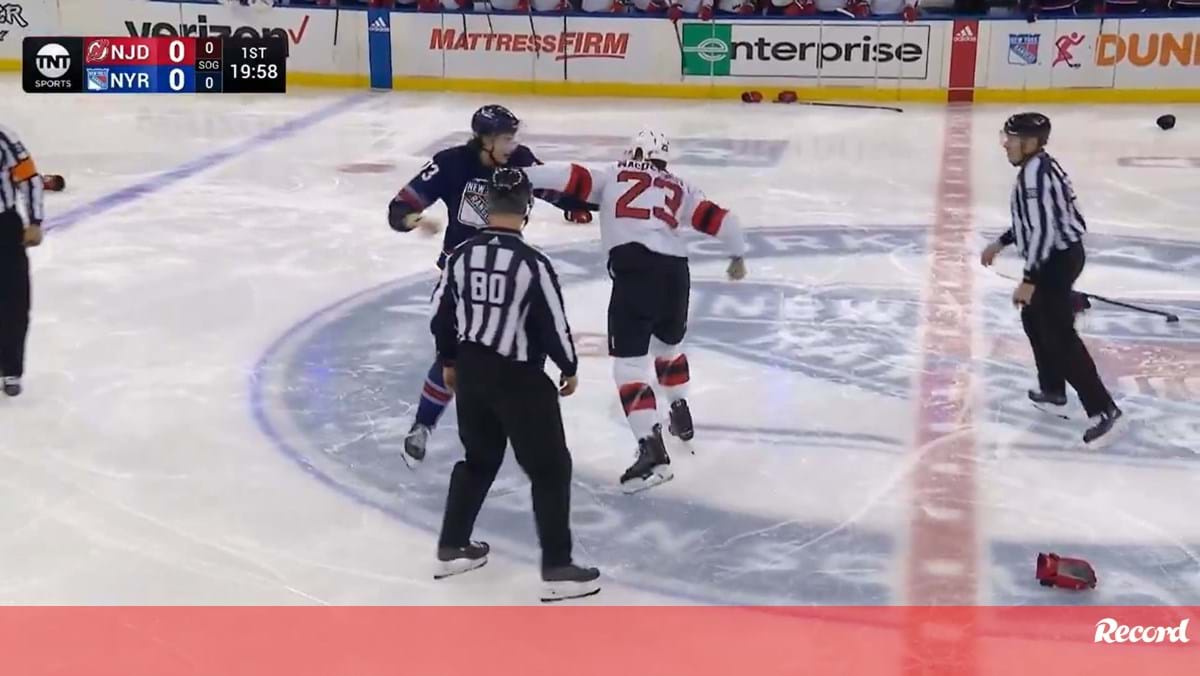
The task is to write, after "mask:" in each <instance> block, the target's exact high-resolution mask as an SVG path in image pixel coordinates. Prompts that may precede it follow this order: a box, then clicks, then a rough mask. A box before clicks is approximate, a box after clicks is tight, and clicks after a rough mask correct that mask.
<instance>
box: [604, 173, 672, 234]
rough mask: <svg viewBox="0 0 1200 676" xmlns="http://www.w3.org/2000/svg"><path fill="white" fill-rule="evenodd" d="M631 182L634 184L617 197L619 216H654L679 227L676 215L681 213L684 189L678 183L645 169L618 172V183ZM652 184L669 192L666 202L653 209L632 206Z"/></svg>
mask: <svg viewBox="0 0 1200 676" xmlns="http://www.w3.org/2000/svg"><path fill="white" fill-rule="evenodd" d="M629 182H633V185H631V186H629V189H628V190H626V191H625V194H624V195H621V197H620V198H619V199H617V218H632V219H634V220H638V221H648V220H650V217H651V216H653V217H654V218H657V219H658V220H660V221H662V222H663V223H666V224H667V225H668V226H670V227H671V228H677V227H679V221H678V220H677V219H676V217H675V215H676V214H677V213H679V207H680V205H681V204H683V189H682V188H680V187H679V185H678V184H677V183H674V182H673V181H669V180H667V179H665V178H663V177H661V176H655V177H651V176H650V174H648V173H646V172H644V171H630V170H626V171H622V172H621V173H619V174H617V183H629ZM650 186H654V187H655V188H662V189H664V190H666V191H667V192H668V193H669V194H668V195H666V204H664V205H663V206H656V207H654V208H653V209H643V208H641V207H635V206H630V204H631V203H632V202H633V201H634V200H636V199H637V198H638V197H641V195H642V193H644V192H646V191H647V190H649V189H650ZM664 207H665V208H664Z"/></svg>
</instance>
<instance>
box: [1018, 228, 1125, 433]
mask: <svg viewBox="0 0 1200 676" xmlns="http://www.w3.org/2000/svg"><path fill="white" fill-rule="evenodd" d="M1085 259H1086V256H1085V254H1084V251H1083V244H1081V243H1075V244H1072V245H1071V246H1070V247H1069V248H1067V249H1064V250H1062V251H1055V252H1054V253H1053V254H1051V255H1050V258H1048V259H1046V262H1045V263H1043V264H1042V271H1041V277H1040V279H1039V280H1038V283H1037V289H1036V290H1035V291H1034V293H1033V300H1032V302H1030V304H1029V305H1027V306H1026V307H1025V308H1024V309H1022V310H1021V324H1022V325H1024V327H1025V335H1026V336H1028V338H1029V345H1030V347H1032V348H1033V359H1034V362H1035V363H1036V364H1037V371H1038V386H1039V387H1040V388H1041V390H1042V391H1043V392H1046V393H1047V394H1066V391H1067V383H1070V384H1071V387H1072V388H1074V389H1075V392H1076V393H1078V394H1079V401H1080V402H1081V403H1082V404H1083V408H1084V410H1086V411H1087V414H1088V415H1089V416H1094V415H1098V414H1100V413H1103V412H1104V411H1107V410H1108V409H1109V408H1111V407H1112V406H1113V400H1112V396H1111V395H1110V394H1109V393H1108V389H1107V388H1105V387H1104V383H1103V382H1101V381H1100V375H1099V374H1098V373H1097V372H1096V363H1095V362H1094V361H1092V355H1090V354H1088V350H1087V347H1086V346H1084V344H1083V340H1081V339H1080V338H1079V334H1078V333H1077V332H1076V331H1075V308H1074V306H1073V303H1072V301H1071V289H1072V287H1073V286H1074V284H1075V280H1076V279H1078V278H1079V274H1080V273H1081V272H1083V265H1084V261H1085Z"/></svg>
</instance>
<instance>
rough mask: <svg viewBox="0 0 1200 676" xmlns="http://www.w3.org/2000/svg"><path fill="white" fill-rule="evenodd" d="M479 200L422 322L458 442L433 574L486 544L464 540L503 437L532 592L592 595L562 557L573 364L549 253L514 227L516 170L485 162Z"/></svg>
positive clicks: (469, 559)
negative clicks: (461, 451) (537, 547)
mask: <svg viewBox="0 0 1200 676" xmlns="http://www.w3.org/2000/svg"><path fill="white" fill-rule="evenodd" d="M486 197H487V210H488V227H486V228H484V229H483V230H481V231H480V233H479V234H478V235H476V236H475V237H473V238H472V239H469V240H467V241H466V242H464V243H462V244H461V245H460V246H458V247H457V248H456V249H455V250H454V252H453V253H452V254H451V255H450V257H449V258H448V259H447V261H446V268H445V271H444V272H443V275H442V281H441V283H440V285H439V287H438V289H437V291H436V292H435V296H434V304H435V307H436V310H435V313H434V317H433V321H432V322H431V329H432V331H433V334H434V337H435V339H436V342H437V352H438V360H439V362H440V363H441V364H442V366H443V371H442V375H443V377H444V378H445V383H446V386H447V387H448V388H450V389H451V390H452V391H454V393H455V401H456V402H457V403H456V405H457V410H458V434H459V437H460V438H461V439H462V443H463V447H464V448H465V450H466V454H465V457H464V459H463V460H462V461H460V462H458V463H457V464H456V465H455V466H454V471H453V472H452V473H451V476H450V491H449V495H448V496H447V498H446V513H445V516H444V519H443V522H442V532H441V535H440V537H439V539H438V560H439V562H440V570H439V572H438V573H437V574H436V577H439V578H440V577H446V576H449V575H455V574H458V573H464V572H467V571H469V570H473V569H475V568H478V567H480V566H482V565H484V564H485V563H486V562H487V553H488V546H487V544H486V543H483V542H472V541H471V540H470V538H471V533H472V531H473V530H474V527H475V518H476V517H477V516H478V515H479V510H480V509H481V508H482V507H483V500H484V498H485V497H486V496H487V493H488V490H489V489H490V488H491V486H492V482H493V481H494V480H495V478H496V473H497V472H499V471H500V464H501V463H502V462H503V460H504V451H505V447H506V446H507V445H508V443H509V442H510V441H511V442H512V446H513V454H514V455H515V456H516V458H517V462H518V463H519V464H520V465H521V468H522V469H523V470H525V473H526V474H528V475H529V480H530V483H531V484H532V493H533V514H534V520H535V521H536V524H537V533H538V540H539V541H540V542H541V546H542V580H543V582H544V583H545V585H546V587H545V589H544V591H543V592H542V600H543V601H556V600H560V599H564V598H574V597H578V596H587V595H590V594H595V593H597V592H599V591H600V584H599V577H600V572H599V571H598V570H596V569H595V568H581V567H579V566H576V565H574V563H573V562H572V559H571V528H570V511H571V454H570V451H568V450H567V442H566V437H565V435H564V433H563V423H562V413H561V411H560V409H559V404H558V399H559V397H560V396H563V397H566V396H570V395H571V394H572V393H573V392H574V391H575V387H576V385H577V384H578V380H577V377H576V375H575V372H576V370H577V369H578V366H579V361H578V356H577V355H576V353H575V344H574V340H573V339H572V337H571V327H570V325H569V324H568V323H567V314H566V308H565V307H564V306H563V296H562V290H561V289H560V288H559V284H558V277H557V275H555V273H554V267H553V265H552V264H551V263H550V259H549V258H547V257H546V255H545V254H543V253H541V252H540V251H538V250H537V249H535V248H534V247H532V246H530V245H529V244H526V243H525V240H524V239H523V237H522V235H521V231H522V230H523V228H524V227H525V223H526V222H527V220H528V216H529V212H530V210H531V209H532V207H533V188H532V186H531V185H530V183H529V178H528V177H527V176H526V175H525V173H524V172H523V171H521V170H520V169H511V168H500V169H497V170H496V171H495V173H494V174H493V176H492V179H491V182H490V183H489V185H488V188H487V193H486ZM547 356H549V357H550V359H552V360H553V361H554V363H555V364H556V365H557V366H558V369H559V372H560V374H561V375H560V377H559V383H558V387H555V385H554V383H553V381H551V380H550V379H549V378H548V377H547V376H546V372H545V371H544V370H543V367H544V364H545V361H546V357H547Z"/></svg>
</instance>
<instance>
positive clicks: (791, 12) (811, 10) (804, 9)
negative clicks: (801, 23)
mask: <svg viewBox="0 0 1200 676" xmlns="http://www.w3.org/2000/svg"><path fill="white" fill-rule="evenodd" d="M783 13H784V14H786V15H787V16H811V15H813V14H816V13H817V5H816V4H815V3H814V2H813V0H796V2H793V3H792V4H790V5H788V6H787V9H785V10H783Z"/></svg>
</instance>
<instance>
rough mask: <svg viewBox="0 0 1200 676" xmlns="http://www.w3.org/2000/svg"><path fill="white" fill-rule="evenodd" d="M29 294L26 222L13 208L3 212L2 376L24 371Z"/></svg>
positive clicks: (0, 273) (0, 244)
mask: <svg viewBox="0 0 1200 676" xmlns="http://www.w3.org/2000/svg"><path fill="white" fill-rule="evenodd" d="M29 296H30V293H29V257H28V256H26V255H25V223H24V221H22V220H21V217H20V216H19V215H18V214H17V212H16V211H14V210H11V209H10V210H8V211H3V212H0V376H17V377H18V378H19V377H21V376H22V375H24V374H25V336H26V335H27V334H28V332H29Z"/></svg>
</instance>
